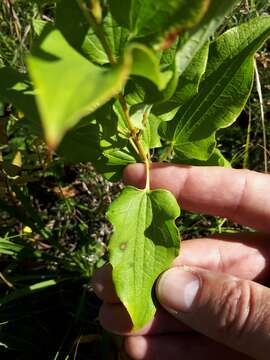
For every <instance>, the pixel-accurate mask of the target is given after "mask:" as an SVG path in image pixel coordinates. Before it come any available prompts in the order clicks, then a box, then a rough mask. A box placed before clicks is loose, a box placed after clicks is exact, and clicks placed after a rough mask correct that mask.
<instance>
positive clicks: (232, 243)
mask: <svg viewBox="0 0 270 360" xmlns="http://www.w3.org/2000/svg"><path fill="white" fill-rule="evenodd" d="M269 240H270V239H269V235H265V234H259V233H240V234H224V235H222V234H219V235H216V236H214V237H212V238H208V239H193V240H185V241H183V242H182V246H181V251H180V255H179V256H178V257H177V258H176V259H175V260H174V262H173V266H180V265H188V266H195V267H200V268H204V269H208V270H212V271H216V272H223V273H227V274H230V275H234V276H237V277H239V278H241V279H246V280H256V281H257V282H261V283H263V282H265V281H266V280H268V278H269V277H270V264H269V262H270V241H269Z"/></svg>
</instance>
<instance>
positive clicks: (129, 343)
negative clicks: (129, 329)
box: [125, 336, 148, 360]
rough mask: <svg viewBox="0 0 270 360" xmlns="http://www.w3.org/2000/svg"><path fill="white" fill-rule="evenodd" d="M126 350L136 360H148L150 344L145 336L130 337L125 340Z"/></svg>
mask: <svg viewBox="0 0 270 360" xmlns="http://www.w3.org/2000/svg"><path fill="white" fill-rule="evenodd" d="M125 350H126V352H127V354H128V355H129V356H130V357H131V358H132V359H134V360H142V359H146V355H147V351H148V344H147V338H146V337H144V336H130V337H127V338H126V339H125Z"/></svg>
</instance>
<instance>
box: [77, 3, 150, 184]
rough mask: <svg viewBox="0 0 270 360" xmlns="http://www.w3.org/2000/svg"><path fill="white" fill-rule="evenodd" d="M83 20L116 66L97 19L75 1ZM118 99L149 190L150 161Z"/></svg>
mask: <svg viewBox="0 0 270 360" xmlns="http://www.w3.org/2000/svg"><path fill="white" fill-rule="evenodd" d="M77 2H78V4H79V6H80V8H81V10H82V12H83V14H84V16H85V18H86V19H87V21H88V22H89V24H90V25H91V26H92V27H93V29H94V31H95V34H96V36H97V37H98V39H99V41H100V43H101V45H102V47H103V49H104V51H105V52H106V54H107V57H108V60H109V62H110V64H111V65H116V64H117V60H116V58H115V56H114V54H113V52H112V51H111V48H110V45H109V43H108V41H107V39H106V36H105V34H104V30H103V27H102V23H99V22H98V21H97V19H96V18H95V17H94V16H93V14H92V13H91V11H89V9H88V8H87V6H86V4H85V3H84V1H83V0H77ZM118 99H119V102H120V105H121V108H122V110H123V113H124V118H125V121H126V124H127V127H128V128H129V130H130V135H131V139H132V140H133V142H132V145H133V147H134V146H135V148H136V152H137V154H139V155H140V157H141V159H142V161H143V162H144V163H145V165H146V189H147V190H149V189H150V161H149V159H148V154H147V153H146V152H145V149H144V147H143V144H142V142H141V139H140V136H139V135H138V132H137V129H136V128H135V127H134V126H133V124H132V121H131V118H130V115H129V109H128V105H127V103H126V100H125V98H124V95H123V94H122V93H120V94H119V95H118ZM144 121H147V118H144Z"/></svg>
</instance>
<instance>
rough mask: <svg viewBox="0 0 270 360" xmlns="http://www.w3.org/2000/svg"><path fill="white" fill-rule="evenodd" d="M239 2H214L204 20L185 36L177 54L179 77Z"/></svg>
mask: <svg viewBox="0 0 270 360" xmlns="http://www.w3.org/2000/svg"><path fill="white" fill-rule="evenodd" d="M238 2H239V1H238V0H219V1H216V0H212V1H211V2H210V6H209V8H208V11H207V12H206V14H205V16H204V17H203V19H202V20H201V21H200V22H199V24H198V25H197V26H195V27H194V28H193V29H192V30H190V32H188V33H186V34H185V35H184V37H185V39H184V40H183V41H182V45H181V46H180V48H179V49H178V51H177V54H176V69H177V72H178V74H179V75H181V74H183V73H184V71H185V70H186V68H187V67H188V65H189V64H190V63H191V62H192V60H193V58H194V57H195V56H196V54H197V53H198V52H199V51H200V49H201V48H202V47H203V46H204V44H205V43H206V42H207V41H208V40H209V38H210V36H212V35H213V34H214V32H215V31H216V29H217V28H218V27H219V26H220V25H221V24H222V22H223V20H224V17H225V15H226V14H228V13H229V12H230V11H231V10H232V8H233V6H234V5H236V4H237V3H238Z"/></svg>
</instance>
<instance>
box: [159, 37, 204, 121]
mask: <svg viewBox="0 0 270 360" xmlns="http://www.w3.org/2000/svg"><path fill="white" fill-rule="evenodd" d="M208 52H209V42H207V43H206V44H205V45H204V46H203V47H202V48H201V49H200V51H198V53H197V54H196V56H194V58H193V60H192V62H191V63H190V64H189V66H188V67H187V68H186V70H185V71H184V73H183V74H182V75H181V76H180V78H179V79H178V83H177V87H176V90H175V92H174V94H173V96H172V97H171V98H170V99H169V100H168V101H166V102H164V103H161V104H157V105H155V106H154V108H153V112H154V113H155V114H156V115H159V116H160V118H161V119H162V120H163V121H169V120H172V118H173V117H174V116H175V114H176V112H177V109H179V108H180V107H181V106H183V105H184V104H185V103H186V102H187V101H189V100H190V99H191V98H192V97H193V96H195V95H196V94H197V93H198V90H199V84H200V81H201V78H202V76H203V75H204V73H205V70H206V65H207V60H208Z"/></svg>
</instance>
